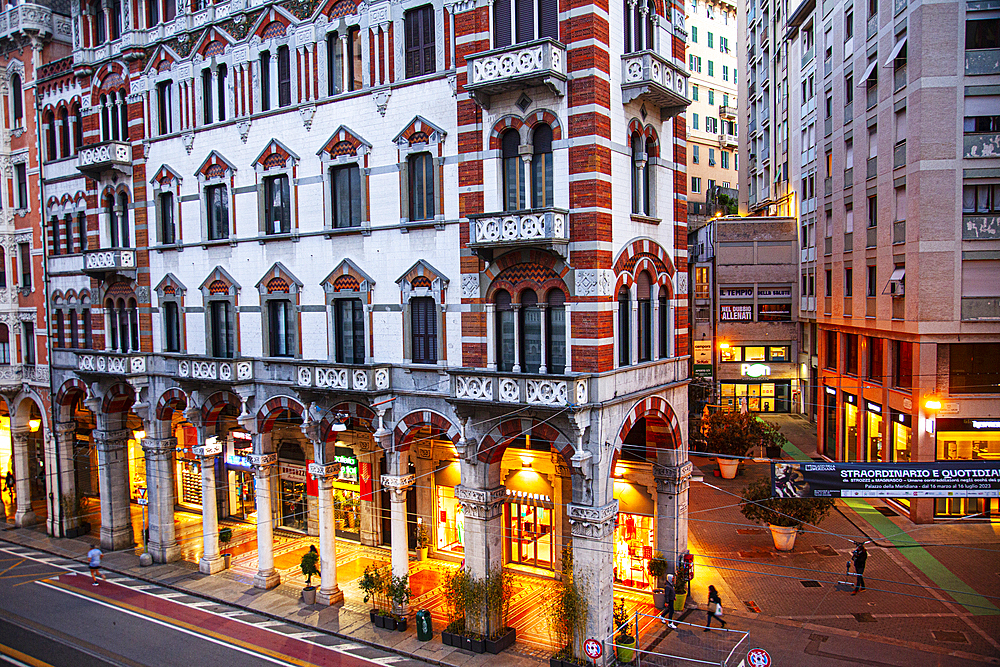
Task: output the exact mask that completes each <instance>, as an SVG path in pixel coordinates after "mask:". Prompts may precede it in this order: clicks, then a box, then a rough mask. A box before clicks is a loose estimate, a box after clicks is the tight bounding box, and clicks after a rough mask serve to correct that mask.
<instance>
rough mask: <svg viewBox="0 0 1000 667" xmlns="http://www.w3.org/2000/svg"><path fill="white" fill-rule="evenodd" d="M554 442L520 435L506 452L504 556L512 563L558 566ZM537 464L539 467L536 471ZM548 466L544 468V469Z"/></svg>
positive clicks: (548, 568) (547, 566) (546, 566)
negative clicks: (554, 518) (552, 465)
mask: <svg viewBox="0 0 1000 667" xmlns="http://www.w3.org/2000/svg"><path fill="white" fill-rule="evenodd" d="M550 457H551V454H550V445H549V443H548V442H546V441H544V440H541V439H539V438H535V439H532V438H530V437H528V438H523V439H522V438H518V439H517V440H516V441H515V442H514V443H511V444H510V445H509V446H508V449H507V452H506V453H505V454H504V464H505V466H504V467H505V468H506V469H507V471H506V472H505V473H504V475H505V481H504V486H505V487H507V502H506V504H505V505H504V515H503V521H504V524H503V531H504V533H503V534H504V557H505V560H506V561H507V562H508V563H516V564H520V565H528V566H531V567H537V568H541V569H545V570H553V569H555V555H556V554H555V547H556V544H555V543H556V540H555V539H554V537H555V536H554V534H553V525H554V523H553V517H554V516H555V515H556V513H555V511H554V509H555V503H554V502H553V497H554V495H555V493H554V491H553V488H552V484H551V481H550V480H551V477H550V474H551V473H550V472H549V466H550V465H551V458H550ZM535 466H538V467H539V468H538V469H537V470H536V469H535ZM543 466H544V468H543Z"/></svg>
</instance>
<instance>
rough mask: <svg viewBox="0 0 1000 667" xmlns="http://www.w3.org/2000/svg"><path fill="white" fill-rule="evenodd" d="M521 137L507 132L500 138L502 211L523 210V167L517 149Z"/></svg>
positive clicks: (511, 131) (514, 131)
mask: <svg viewBox="0 0 1000 667" xmlns="http://www.w3.org/2000/svg"><path fill="white" fill-rule="evenodd" d="M520 146H521V136H520V135H519V134H518V132H517V130H507V131H506V132H504V133H503V137H502V138H501V152H502V156H503V210H505V211H520V210H521V209H523V208H524V202H525V200H524V165H523V163H522V161H521V156H520V154H519V152H518V149H519V148H520Z"/></svg>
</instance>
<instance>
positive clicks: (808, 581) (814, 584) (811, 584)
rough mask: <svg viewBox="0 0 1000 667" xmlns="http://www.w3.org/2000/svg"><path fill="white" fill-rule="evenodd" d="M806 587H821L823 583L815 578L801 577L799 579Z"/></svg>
mask: <svg viewBox="0 0 1000 667" xmlns="http://www.w3.org/2000/svg"><path fill="white" fill-rule="evenodd" d="M799 583H800V584H802V585H803V586H804V587H806V588H821V587H822V586H823V584H821V583H819V582H818V581H816V580H815V579H802V580H801V581H799Z"/></svg>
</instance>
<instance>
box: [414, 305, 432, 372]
mask: <svg viewBox="0 0 1000 667" xmlns="http://www.w3.org/2000/svg"><path fill="white" fill-rule="evenodd" d="M436 311H437V306H436V305H435V303H434V299H433V298H431V297H415V298H412V299H410V338H411V340H410V342H411V345H412V353H413V363H415V364H434V363H437V314H436Z"/></svg>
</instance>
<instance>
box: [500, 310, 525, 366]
mask: <svg viewBox="0 0 1000 667" xmlns="http://www.w3.org/2000/svg"><path fill="white" fill-rule="evenodd" d="M510 307H511V308H512V309H513V310H514V365H513V366H512V367H511V372H512V373H520V372H521V304H519V303H512V304H511V305H510ZM498 342H499V341H498Z"/></svg>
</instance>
